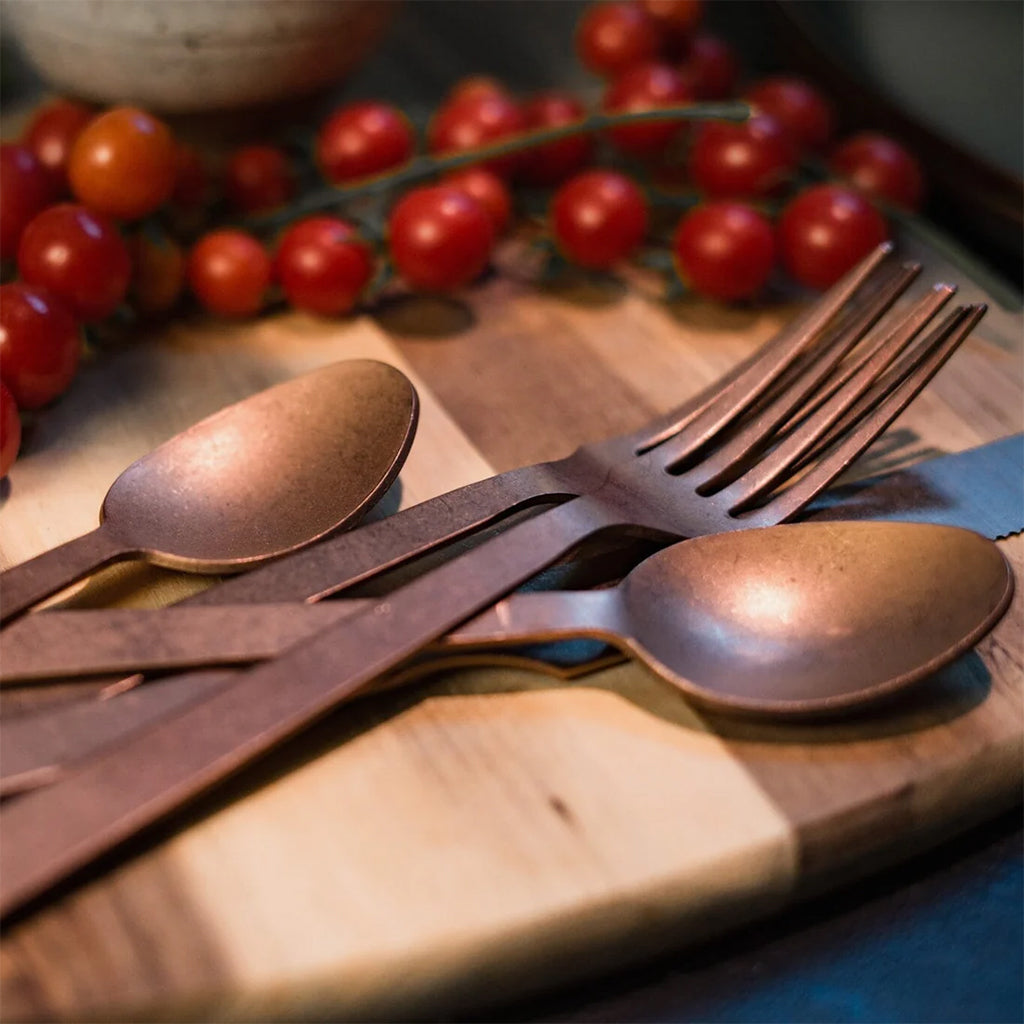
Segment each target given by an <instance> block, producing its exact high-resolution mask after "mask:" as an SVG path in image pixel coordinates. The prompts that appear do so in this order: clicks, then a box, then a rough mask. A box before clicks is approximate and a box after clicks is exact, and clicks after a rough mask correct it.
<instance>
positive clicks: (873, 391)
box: [794, 307, 964, 471]
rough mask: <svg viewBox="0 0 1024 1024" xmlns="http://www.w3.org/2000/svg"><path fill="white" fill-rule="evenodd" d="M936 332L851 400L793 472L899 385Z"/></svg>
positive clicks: (849, 428)
mask: <svg viewBox="0 0 1024 1024" xmlns="http://www.w3.org/2000/svg"><path fill="white" fill-rule="evenodd" d="M961 308H964V307H961ZM935 337H936V335H935V333H933V334H932V335H929V337H926V338H924V339H921V340H920V341H919V342H918V344H917V345H915V346H914V347H913V348H912V349H910V350H908V351H905V352H904V353H903V354H902V355H901V356H900V357H899V358H898V359H897V360H894V362H893V364H892V365H891V366H889V367H888V368H887V369H886V370H885V371H884V373H882V374H881V375H880V376H879V378H878V380H877V381H876V382H875V383H874V384H873V385H872V386H871V387H870V388H869V389H868V390H867V391H865V392H864V394H863V395H861V397H860V398H858V399H857V401H856V402H854V403H853V404H852V405H851V406H850V408H849V409H848V410H847V411H846V412H845V413H844V414H843V415H842V416H841V417H840V418H839V419H838V420H836V422H835V423H834V424H833V425H832V426H831V427H830V428H829V429H828V430H827V431H826V432H825V434H823V435H822V437H821V438H820V440H818V441H817V442H816V444H815V445H814V447H813V448H812V449H810V450H809V451H808V452H807V454H806V455H804V456H803V457H802V458H801V459H800V460H799V462H797V463H796V464H795V466H794V471H796V470H799V469H801V468H802V467H803V466H805V465H808V464H809V463H811V462H813V461H815V460H816V459H817V458H818V457H819V455H821V453H822V452H824V451H825V450H826V449H827V448H828V447H830V446H831V445H832V444H833V443H834V442H835V441H836V440H838V439H839V438H840V437H841V436H842V435H843V434H846V433H848V432H849V431H850V430H852V429H853V427H854V426H856V424H857V423H858V422H860V420H862V419H863V418H864V417H865V416H866V415H868V414H869V413H870V412H871V410H872V409H873V408H874V407H875V406H876V405H877V404H878V403H879V402H880V401H881V400H882V399H883V398H885V396H886V395H887V394H889V392H890V391H892V390H893V389H894V388H896V387H898V386H899V385H900V384H901V383H902V382H903V380H904V379H905V378H906V376H907V375H908V374H909V373H910V372H911V371H912V370H913V369H914V368H915V367H916V366H917V365H918V364H920V363H921V361H922V360H923V359H924V358H925V357H926V356H927V354H928V351H929V349H930V348H931V346H932V345H933V344H934V341H935Z"/></svg>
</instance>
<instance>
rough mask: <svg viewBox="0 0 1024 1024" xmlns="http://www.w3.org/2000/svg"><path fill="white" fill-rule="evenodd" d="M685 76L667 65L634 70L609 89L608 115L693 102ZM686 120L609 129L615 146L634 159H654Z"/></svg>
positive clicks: (604, 106)
mask: <svg viewBox="0 0 1024 1024" xmlns="http://www.w3.org/2000/svg"><path fill="white" fill-rule="evenodd" d="M692 99H693V94H692V93H691V92H690V89H689V86H687V84H686V82H685V80H684V79H683V76H682V75H681V74H680V73H679V72H678V71H676V70H675V68H671V67H669V66H668V65H667V64H643V65H640V66H639V67H635V68H631V69H630V70H629V71H626V72H624V73H623V74H621V75H620V76H619V77H618V78H616V79H615V80H614V81H613V82H612V83H611V85H610V86H609V87H608V89H607V91H606V92H605V94H604V99H603V101H602V103H601V106H602V108H603V109H604V110H605V111H606V112H607V113H616V112H625V111H639V110H654V109H656V108H657V107H670V106H678V105H680V104H685V103H689V102H691V100H692ZM686 124H687V122H686V121H683V120H664V121H649V122H647V123H644V124H627V125H621V126H620V127H618V128H609V129H608V138H609V139H610V140H611V142H612V145H614V146H615V147H616V148H617V149H619V150H621V151H622V152H623V153H629V154H631V155H632V156H640V157H652V156H657V155H658V154H659V153H662V152H663V151H664V150H665V149H666V148H667V146H668V144H669V143H670V142H671V141H672V140H673V139H674V138H675V137H676V136H677V135H678V134H679V132H680V131H681V130H682V129H683V128H684V127H685V126H686Z"/></svg>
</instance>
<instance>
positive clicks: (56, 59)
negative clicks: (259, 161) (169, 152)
mask: <svg viewBox="0 0 1024 1024" xmlns="http://www.w3.org/2000/svg"><path fill="white" fill-rule="evenodd" d="M392 6H393V4H392V3H391V2H390V0H89V2H84V0H43V2H40V0H5V2H4V4H3V8H4V10H3V14H4V22H5V28H8V29H10V30H11V31H12V33H13V34H14V35H15V37H16V38H17V40H18V42H19V43H20V45H21V47H22V49H23V51H24V53H25V54H26V56H27V57H28V59H29V61H30V62H31V63H32V64H33V65H34V66H35V68H36V70H37V71H38V72H39V73H40V75H41V76H42V77H43V78H44V79H46V81H47V83H48V84H49V85H50V86H51V87H52V88H53V90H54V91H56V92H59V93H65V94H69V95H74V96H78V97H81V98H83V99H87V100H93V101H96V102H98V103H102V104H111V103H133V104H137V105H139V106H143V107H146V108H147V109H149V110H152V111H154V112H161V113H167V114H190V113H205V112H210V111H222V110H230V109H234V108H239V107H249V106H255V105H258V104H264V103H276V102H280V101H283V100H289V99H292V98H294V97H297V96H302V95H306V94H310V93H313V92H316V91H317V90H320V89H322V88H324V87H326V86H330V85H332V84H334V83H336V82H338V81H339V80H340V79H342V78H343V77H344V76H345V75H346V74H347V73H348V72H350V71H351V70H353V69H354V68H355V67H356V66H357V65H358V64H359V63H360V62H361V61H362V60H363V59H364V58H365V57H367V56H368V55H369V53H370V52H371V51H372V49H373V47H374V44H375V43H376V41H377V39H378V38H379V37H380V35H381V34H382V32H383V30H384V28H385V27H386V24H387V22H388V20H389V18H390V15H391V8H392Z"/></svg>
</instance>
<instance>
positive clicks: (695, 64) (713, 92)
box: [682, 32, 740, 100]
mask: <svg viewBox="0 0 1024 1024" xmlns="http://www.w3.org/2000/svg"><path fill="white" fill-rule="evenodd" d="M682 71H683V77H684V78H685V79H686V81H687V82H688V83H689V86H690V88H691V89H692V90H693V95H694V96H695V97H696V98H697V99H698V100H724V99H727V98H728V97H729V96H732V95H733V93H734V92H735V91H736V80H737V79H738V78H739V76H740V62H739V58H738V57H737V56H736V51H735V50H733V48H732V47H731V46H730V45H729V44H728V43H727V42H726V41H725V40H724V39H720V38H719V37H718V36H715V35H711V34H710V33H708V32H701V33H700V34H699V35H696V36H694V37H693V39H692V40H691V41H690V46H689V50H688V51H687V56H686V62H685V63H684V65H683V67H682Z"/></svg>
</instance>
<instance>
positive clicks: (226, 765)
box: [0, 498, 621, 915]
mask: <svg viewBox="0 0 1024 1024" xmlns="http://www.w3.org/2000/svg"><path fill="white" fill-rule="evenodd" d="M619 525H621V518H620V517H618V516H616V515H615V514H614V513H609V512H607V511H605V509H604V507H603V506H601V505H599V504H597V503H594V502H592V501H590V500H588V499H587V498H579V499H576V500H574V501H570V502H568V503H566V504H564V505H560V506H558V507H557V508H554V509H551V510H550V511H549V512H547V513H545V514H544V515H542V516H538V517H536V518H533V519H529V520H526V521H525V522H522V523H519V524H517V525H516V526H513V527H512V528H510V529H509V530H508V531H507V532H506V533H504V534H501V535H500V536H498V537H496V538H494V539H493V540H491V541H489V542H488V543H487V544H485V545H484V546H483V547H481V548H476V549H473V550H471V551H469V552H467V553H466V554H464V555H461V556H460V557H458V558H456V559H455V560H454V561H452V562H448V563H446V564H444V565H442V566H441V567H440V568H437V569H434V570H433V571H432V572H429V573H427V574H426V575H425V576H422V577H420V578H418V579H416V580H413V581H412V582H411V583H407V584H406V585H405V586H404V587H401V588H400V589H399V590H397V591H395V592H394V593H392V594H390V595H388V596H387V597H386V598H383V599H381V600H380V601H379V602H377V603H376V604H375V605H374V606H373V607H372V608H369V609H367V610H366V611H364V612H362V613H360V614H358V615H355V616H350V617H349V618H347V619H345V620H343V621H342V622H338V623H335V624H334V625H333V626H329V627H328V628H327V629H325V630H323V631H322V632H320V633H318V634H317V635H316V636H315V637H314V638H312V639H311V640H307V641H304V642H302V643H299V644H296V645H295V646H294V647H292V648H290V649H289V650H288V651H287V652H286V653H285V654H284V655H282V656H281V657H279V658H277V659H275V660H273V661H270V662H266V663H264V664H263V665H259V666H257V667H256V668H254V669H251V670H249V671H247V672H242V673H240V674H239V675H238V677H237V679H236V680H235V681H234V682H233V683H231V684H229V685H228V686H226V687H225V688H224V689H222V690H219V691H218V692H217V693H215V694H214V695H213V696H212V697H209V698H207V699H205V700H200V701H199V702H198V703H196V704H193V705H191V706H189V707H188V708H186V709H185V710H184V711H182V712H180V713H179V714H176V715H174V716H173V717H171V718H168V719H165V720H163V721H161V722H159V723H157V724H156V725H155V726H154V727H152V728H149V729H145V730H143V731H141V732H139V733H136V734H135V735H133V736H129V737H128V738H127V739H126V740H125V741H124V742H123V743H122V744H120V745H119V746H118V747H116V748H114V749H111V750H109V751H107V752H106V753H103V754H100V755H99V756H97V757H95V758H93V759H92V760H90V761H89V762H87V763H86V764H84V765H83V766H82V767H80V768H79V769H78V770H77V771H75V772H73V773H72V774H70V775H69V776H68V777H67V778H65V779H64V780H62V781H59V782H57V783H55V784H54V785H53V786H51V787H49V788H48V789H44V790H39V791H36V792H34V793H28V794H27V795H25V796H23V797H21V798H19V799H17V800H14V801H11V802H10V803H9V805H8V806H7V807H5V808H3V810H0V826H2V829H3V834H4V843H3V846H2V848H0V862H2V864H0V866H2V871H0V915H5V914H7V913H9V912H10V911H13V910H14V909H16V908H17V907H18V906H20V905H21V904H22V903H24V902H25V901H26V900H29V899H31V898H32V897H34V896H37V895H39V894H41V893H42V892H43V891H45V890H46V889H47V888H48V887H49V886H51V885H53V884H54V883H56V882H57V881H59V880H61V879H62V878H64V877H66V876H67V875H68V874H69V873H71V872H73V871H75V870H76V869H78V868H81V867H83V866H84V865H85V864H87V863H89V862H90V861H92V860H93V859H95V858H96V857H97V856H99V855H100V854H102V853H104V852H106V851H108V850H110V849H111V848H112V847H115V846H117V845H119V844H120V843H122V842H123V841H124V840H126V839H127V838H129V837H130V836H132V835H133V834H135V833H136V832H137V831H139V830H140V829H142V828H145V827H146V826H148V825H151V824H153V823H155V822H156V821H159V820H160V819H162V818H163V817H165V816H166V815H167V814H169V813H170V812H172V811H174V810H176V809H177V808H179V807H180V806H181V805H182V804H183V803H186V802H187V801H189V800H191V799H193V798H194V797H195V796H197V795H198V794H200V793H202V792H204V791H205V790H207V789H209V788H210V787H211V786H213V785H214V784H216V783H217V782H219V781H220V780H222V779H224V778H225V777H227V776H230V775H232V774H234V773H235V772H237V771H238V770H239V769H241V768H242V767H244V766H245V765H247V764H249V763H251V762H252V761H253V760H255V759H257V758H258V757H261V756H263V755H265V754H266V753H268V752H269V751H270V750H272V749H274V748H275V747H277V746H278V745H279V744H280V743H281V742H283V741H284V740H286V739H288V738H290V737H291V736H294V735H295V734H296V733H297V732H299V731H300V730H301V729H302V728H304V727H305V726H307V725H309V724H310V723H311V722H313V721H315V720H316V719H318V718H320V717H322V716H323V715H325V714H326V713H327V712H328V711H330V710H331V709H332V708H334V707H336V706H337V705H339V704H341V703H343V702H345V701H346V700H348V699H349V698H351V697H352V696H354V695H355V694H356V693H359V692H361V691H362V690H364V689H366V688H367V687H368V686H369V685H370V684H371V683H372V682H373V681H374V680H375V679H376V677H377V676H379V675H380V674H382V673H383V672H386V671H388V670H389V669H391V668H394V667H395V666H396V665H398V664H399V663H401V662H403V661H405V660H406V659H408V658H409V657H410V656H411V655H413V654H414V653H416V652H417V651H418V650H420V649H421V648H422V647H424V646H426V645H427V644H429V643H430V642H431V641H432V640H434V639H436V638H437V637H439V636H441V635H442V634H444V633H445V632H446V631H447V630H449V629H451V628H452V627H454V626H455V625H457V624H458V623H459V622H461V621H464V620H465V619H467V618H469V617H470V616H471V615H473V614H474V613H476V612H478V611H480V610H481V609H483V608H485V607H487V606H488V605H489V604H491V603H492V602H493V601H494V600H495V599H497V598H499V597H502V596H504V595H505V594H507V593H508V592H509V591H511V590H513V589H514V588H515V587H517V586H518V585H519V584H521V583H522V582H524V581H525V580H527V579H529V578H530V577H531V576H534V575H535V574H536V573H537V572H539V571H540V570H542V569H544V568H546V567H547V566H548V565H551V564H552V563H553V562H554V561H555V560H557V559H558V558H559V557H560V556H561V555H563V554H565V553H566V552H567V551H570V550H572V549H573V548H575V547H576V546H577V545H578V544H579V543H581V542H582V541H584V540H586V539H587V538H588V537H590V536H592V535H594V534H595V533H598V532H600V531H601V530H604V529H608V528H611V527H615V526H619Z"/></svg>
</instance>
